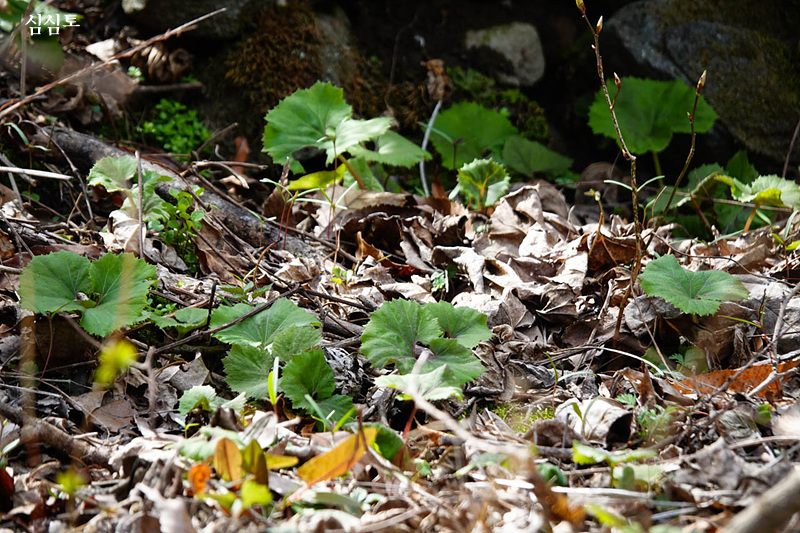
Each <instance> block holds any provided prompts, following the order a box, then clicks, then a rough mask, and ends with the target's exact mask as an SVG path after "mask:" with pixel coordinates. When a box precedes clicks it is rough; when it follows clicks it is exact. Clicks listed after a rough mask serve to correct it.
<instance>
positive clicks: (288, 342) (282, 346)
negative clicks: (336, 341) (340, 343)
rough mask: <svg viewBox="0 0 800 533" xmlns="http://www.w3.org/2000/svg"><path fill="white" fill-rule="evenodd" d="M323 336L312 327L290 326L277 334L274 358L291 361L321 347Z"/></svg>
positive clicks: (274, 342)
mask: <svg viewBox="0 0 800 533" xmlns="http://www.w3.org/2000/svg"><path fill="white" fill-rule="evenodd" d="M321 342H322V335H321V334H320V332H319V329H318V328H315V327H312V326H290V327H287V328H284V329H282V330H280V331H279V332H277V333H276V334H275V336H274V337H273V339H272V356H273V357H277V358H278V359H280V360H281V361H290V360H291V359H292V357H294V356H295V355H297V354H299V353H302V352H305V351H307V350H310V349H311V348H314V347H315V346H319V344H320V343H321Z"/></svg>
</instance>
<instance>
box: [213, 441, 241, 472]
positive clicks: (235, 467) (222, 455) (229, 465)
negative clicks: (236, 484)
mask: <svg viewBox="0 0 800 533" xmlns="http://www.w3.org/2000/svg"><path fill="white" fill-rule="evenodd" d="M214 470H216V471H217V474H219V477H221V478H222V479H224V480H225V481H235V480H237V479H242V477H244V470H243V469H242V452H240V451H239V448H238V447H237V446H236V443H234V442H233V441H232V440H230V439H225V438H223V439H219V440H218V441H217V446H216V447H215V448H214Z"/></svg>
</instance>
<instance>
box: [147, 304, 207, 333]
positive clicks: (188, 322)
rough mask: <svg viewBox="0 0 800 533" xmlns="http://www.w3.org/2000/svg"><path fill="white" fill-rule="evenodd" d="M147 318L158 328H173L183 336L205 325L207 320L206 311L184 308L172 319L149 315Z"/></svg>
mask: <svg viewBox="0 0 800 533" xmlns="http://www.w3.org/2000/svg"><path fill="white" fill-rule="evenodd" d="M149 318H150V320H152V321H153V324H155V325H156V326H158V327H159V328H161V329H166V328H175V329H176V330H177V331H178V333H180V334H181V335H183V334H184V333H188V332H189V331H192V330H194V329H197V328H199V327H200V326H202V325H203V324H205V323H206V321H207V320H208V310H207V309H197V308H194V307H185V308H183V309H179V310H177V311H176V312H175V315H174V316H172V317H164V316H157V315H150V316H149Z"/></svg>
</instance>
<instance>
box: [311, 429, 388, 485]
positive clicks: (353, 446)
mask: <svg viewBox="0 0 800 533" xmlns="http://www.w3.org/2000/svg"><path fill="white" fill-rule="evenodd" d="M377 436H378V428H376V427H366V428H364V432H363V434H361V433H357V434H355V435H351V436H350V437H347V438H346V439H345V440H343V441H342V442H340V443H339V444H337V445H336V446H335V447H334V448H333V449H332V450H330V451H329V452H326V453H323V454H322V455H318V456H316V457H314V458H313V459H311V460H310V461H308V462H307V463H306V464H304V465H303V466H301V467H300V468H298V469H297V475H298V476H300V478H301V479H302V480H303V481H305V482H306V483H307V484H309V485H313V484H314V483H317V482H319V481H326V480H328V479H332V478H335V477H338V476H341V475H343V474H346V473H347V472H349V471H350V469H351V468H352V467H353V465H354V464H356V463H357V462H358V460H359V459H361V456H362V455H364V453H365V452H366V451H367V449H366V448H365V447H364V441H366V445H367V446H372V443H373V442H375V437H377Z"/></svg>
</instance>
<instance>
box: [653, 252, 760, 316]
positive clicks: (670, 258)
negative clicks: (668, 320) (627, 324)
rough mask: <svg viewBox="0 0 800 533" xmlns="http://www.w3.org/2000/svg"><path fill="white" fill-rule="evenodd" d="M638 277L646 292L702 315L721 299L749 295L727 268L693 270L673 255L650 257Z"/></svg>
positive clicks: (710, 310) (713, 311)
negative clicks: (652, 259) (651, 258)
mask: <svg viewBox="0 0 800 533" xmlns="http://www.w3.org/2000/svg"><path fill="white" fill-rule="evenodd" d="M640 280H641V283H642V289H644V292H646V293H647V294H648V295H650V296H658V297H660V298H663V299H664V300H666V301H667V302H669V303H671V304H672V305H674V306H675V307H676V308H678V309H679V310H681V311H683V312H684V313H690V314H694V315H701V316H703V315H713V314H714V313H716V312H717V310H718V309H719V305H720V302H723V301H728V300H732V301H735V300H742V299H744V298H747V297H748V296H749V295H750V293H749V292H748V291H747V289H745V288H744V285H742V282H741V281H739V280H738V279H736V278H735V277H733V276H731V275H730V274H728V273H727V272H722V271H720V270H707V271H704V272H692V271H691V270H687V269H685V268H683V267H682V266H680V265H679V264H678V260H677V259H675V256H674V255H665V256H664V257H661V258H659V259H656V260H654V261H650V263H648V265H647V268H645V269H644V272H642V274H641V276H640Z"/></svg>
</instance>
